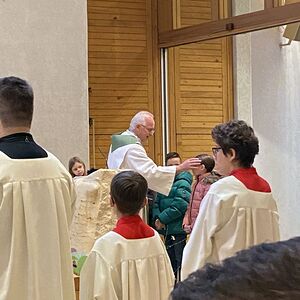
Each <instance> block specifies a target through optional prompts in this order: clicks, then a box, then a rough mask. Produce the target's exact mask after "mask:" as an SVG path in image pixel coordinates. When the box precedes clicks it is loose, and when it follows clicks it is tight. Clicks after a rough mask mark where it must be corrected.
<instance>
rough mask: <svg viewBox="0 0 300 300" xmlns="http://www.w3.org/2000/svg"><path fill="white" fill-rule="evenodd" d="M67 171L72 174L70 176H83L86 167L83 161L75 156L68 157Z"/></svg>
mask: <svg viewBox="0 0 300 300" xmlns="http://www.w3.org/2000/svg"><path fill="white" fill-rule="evenodd" d="M69 172H70V174H71V175H72V177H75V176H85V175H86V167H85V164H84V162H83V161H82V160H81V159H80V158H79V157H77V156H74V157H72V158H70V160H69Z"/></svg>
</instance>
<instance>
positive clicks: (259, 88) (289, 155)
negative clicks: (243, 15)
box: [235, 0, 300, 239]
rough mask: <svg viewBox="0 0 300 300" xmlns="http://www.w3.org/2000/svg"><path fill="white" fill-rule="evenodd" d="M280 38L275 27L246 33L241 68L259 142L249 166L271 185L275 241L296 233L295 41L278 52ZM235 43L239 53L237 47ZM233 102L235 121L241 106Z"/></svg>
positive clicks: (299, 178)
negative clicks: (246, 61)
mask: <svg viewBox="0 0 300 300" xmlns="http://www.w3.org/2000/svg"><path fill="white" fill-rule="evenodd" d="M247 1H248V0H247ZM259 5H261V1H253V2H252V8H253V7H254V8H255V9H256V8H257V6H259ZM237 38H239V37H237ZM283 40H284V41H285V39H284V38H282V28H278V27H276V28H272V29H268V30H263V31H259V32H254V33H251V35H250V53H251V59H250V64H251V66H249V65H248V66H247V65H246V70H247V72H248V71H249V69H250V73H251V76H250V78H249V82H248V83H250V84H251V86H252V89H251V93H249V99H248V104H247V105H246V106H245V112H246V114H247V112H248V111H249V109H248V105H249V104H250V105H251V107H252V108H251V110H252V117H251V118H252V125H253V127H254V129H255V131H256V133H257V135H258V137H259V140H260V154H259V155H258V157H257V158H256V160H255V167H257V169H258V171H259V173H260V174H261V175H262V176H263V177H265V178H266V179H267V180H268V181H269V182H270V184H271V187H272V190H273V193H274V195H275V197H276V199H277V201H278V207H279V213H280V226H281V237H282V239H286V238H289V237H292V236H296V235H300V198H298V197H299V195H300V174H299V172H298V167H299V166H300V146H299V141H300V84H299V78H300V42H293V43H292V44H291V46H287V47H284V48H280V47H279V43H280V42H281V41H283ZM235 45H236V49H235V51H236V52H237V53H240V55H242V54H241V52H242V53H243V49H242V48H241V47H238V43H236V44H235ZM248 53H249V49H247V51H246V54H245V55H246V56H248ZM236 73H237V72H236ZM237 74H238V73H237ZM236 80H237V81H238V80H239V76H237V77H236ZM243 80H244V79H243ZM238 86H241V84H239V85H238ZM246 86H247V84H246ZM235 100H236V102H237V103H239V108H240V110H239V111H238V112H237V117H238V118H240V116H241V115H242V114H241V111H243V108H242V106H243V105H242V103H241V102H240V101H239V99H238V98H236V99H235ZM243 101H245V99H244V100H243Z"/></svg>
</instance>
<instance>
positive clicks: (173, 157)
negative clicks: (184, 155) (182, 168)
mask: <svg viewBox="0 0 300 300" xmlns="http://www.w3.org/2000/svg"><path fill="white" fill-rule="evenodd" d="M180 164H181V157H180V155H179V154H178V153H177V152H169V153H168V154H167V155H166V166H178V165H180Z"/></svg>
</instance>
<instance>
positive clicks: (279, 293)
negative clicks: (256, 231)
mask: <svg viewBox="0 0 300 300" xmlns="http://www.w3.org/2000/svg"><path fill="white" fill-rule="evenodd" d="M171 299H172V300H196V299H197V300H198V299H203V300H223V299H224V300H225V299H235V300H258V299H265V300H270V299H272V300H273V299H286V300H289V299H300V237H297V238H293V239H290V240H287V241H283V242H276V243H264V244H260V245H257V246H254V247H252V248H250V249H247V250H243V251H240V252H238V253H237V254H236V255H235V256H233V257H229V258H227V259H225V260H224V261H223V262H222V263H221V264H215V265H213V264H207V265H205V266H204V267H203V268H202V269H199V270H197V271H196V272H194V273H192V274H190V275H189V276H188V278H187V279H186V280H184V281H182V282H180V283H179V284H178V285H177V287H176V288H175V289H174V291H173V292H172V294H171Z"/></svg>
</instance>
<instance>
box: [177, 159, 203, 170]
mask: <svg viewBox="0 0 300 300" xmlns="http://www.w3.org/2000/svg"><path fill="white" fill-rule="evenodd" d="M200 165H201V160H200V159H199V158H196V157H192V158H188V159H186V160H185V161H184V162H183V163H181V164H180V165H178V166H176V173H179V172H182V171H187V170H191V169H196V168H198V167H199V166H200Z"/></svg>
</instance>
